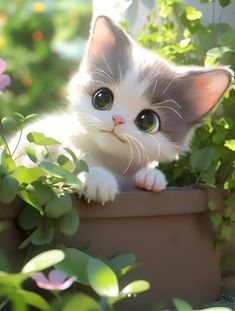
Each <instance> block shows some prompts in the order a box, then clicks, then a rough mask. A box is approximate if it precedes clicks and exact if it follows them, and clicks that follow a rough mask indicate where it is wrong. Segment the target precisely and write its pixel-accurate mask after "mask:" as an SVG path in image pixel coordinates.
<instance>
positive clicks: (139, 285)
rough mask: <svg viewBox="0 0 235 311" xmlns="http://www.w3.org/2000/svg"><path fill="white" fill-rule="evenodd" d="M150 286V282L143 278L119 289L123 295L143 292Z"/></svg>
mask: <svg viewBox="0 0 235 311" xmlns="http://www.w3.org/2000/svg"><path fill="white" fill-rule="evenodd" d="M149 288H150V284H149V282H147V281H144V280H138V281H134V282H132V283H130V284H128V285H127V286H125V287H124V288H123V290H122V291H121V292H122V293H123V294H124V295H128V296H129V295H135V294H139V293H141V292H145V291H146V290H148V289H149Z"/></svg>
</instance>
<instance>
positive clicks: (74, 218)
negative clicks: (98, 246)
mask: <svg viewBox="0 0 235 311" xmlns="http://www.w3.org/2000/svg"><path fill="white" fill-rule="evenodd" d="M58 226H59V230H60V232H61V233H63V234H65V235H73V234H74V233H75V232H76V231H77V229H78V227H79V216H78V213H77V211H76V210H75V209H74V208H73V209H72V210H71V211H70V212H68V213H67V214H65V215H64V216H62V217H60V218H59V219H58Z"/></svg>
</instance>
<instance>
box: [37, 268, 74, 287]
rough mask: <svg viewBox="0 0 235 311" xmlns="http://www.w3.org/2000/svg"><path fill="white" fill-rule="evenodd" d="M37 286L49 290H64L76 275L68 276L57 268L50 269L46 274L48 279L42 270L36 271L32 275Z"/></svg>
mask: <svg viewBox="0 0 235 311" xmlns="http://www.w3.org/2000/svg"><path fill="white" fill-rule="evenodd" d="M32 279H34V281H35V282H36V284H37V286H38V287H40V288H44V289H49V290H65V289H67V288H69V287H70V286H71V285H72V284H73V283H74V282H75V281H76V277H74V276H73V277H70V278H68V277H67V276H66V275H65V274H63V273H62V272H60V271H58V270H52V271H50V272H49V274H48V279H47V278H46V277H45V275H44V274H43V273H42V272H37V273H35V274H34V275H33V276H32Z"/></svg>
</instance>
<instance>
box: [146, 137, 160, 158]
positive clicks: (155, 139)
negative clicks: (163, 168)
mask: <svg viewBox="0 0 235 311" xmlns="http://www.w3.org/2000/svg"><path fill="white" fill-rule="evenodd" d="M144 134H147V135H148V136H150V137H151V138H152V139H153V140H154V141H155V142H156V144H157V151H158V155H157V159H156V160H158V159H159V158H160V155H161V146H160V144H159V141H158V140H157V138H156V137H154V136H153V135H151V134H149V133H144ZM149 162H150V161H149Z"/></svg>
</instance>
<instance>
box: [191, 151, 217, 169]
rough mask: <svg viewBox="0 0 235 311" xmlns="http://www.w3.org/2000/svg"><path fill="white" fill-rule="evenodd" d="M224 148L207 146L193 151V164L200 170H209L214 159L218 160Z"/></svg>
mask: <svg viewBox="0 0 235 311" xmlns="http://www.w3.org/2000/svg"><path fill="white" fill-rule="evenodd" d="M222 153H223V149H220V148H218V149H217V148H215V147H214V148H213V147H206V148H203V149H199V150H195V151H194V152H193V153H192V165H193V167H194V168H195V169H197V170H199V171H202V172H203V171H205V170H207V169H208V168H209V167H210V166H211V165H212V163H213V162H214V161H216V160H217V159H218V158H219V157H220V156H221V154H222Z"/></svg>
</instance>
